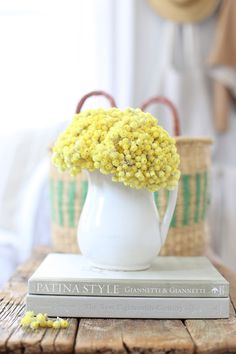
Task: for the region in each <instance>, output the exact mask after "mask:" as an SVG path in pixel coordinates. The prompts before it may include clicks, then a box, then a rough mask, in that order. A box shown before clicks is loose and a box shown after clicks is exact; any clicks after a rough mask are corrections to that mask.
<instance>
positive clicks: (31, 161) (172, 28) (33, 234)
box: [0, 0, 236, 285]
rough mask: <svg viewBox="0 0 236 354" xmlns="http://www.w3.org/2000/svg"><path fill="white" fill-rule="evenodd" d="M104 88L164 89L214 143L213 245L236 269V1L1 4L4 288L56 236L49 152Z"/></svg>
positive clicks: (143, 92) (120, 95) (162, 117)
mask: <svg viewBox="0 0 236 354" xmlns="http://www.w3.org/2000/svg"><path fill="white" fill-rule="evenodd" d="M94 89H103V90H105V91H107V92H109V93H111V94H112V95H113V96H114V97H115V99H116V102H117V105H118V107H120V108H124V107H127V106H132V107H137V106H140V104H141V103H142V102H143V101H144V100H145V99H147V98H149V97H151V96H153V95H164V96H166V97H168V98H170V99H171V100H172V101H173V102H174V103H175V105H176V107H177V109H178V111H179V115H180V119H181V134H182V135H184V136H203V135H204V136H210V137H211V138H213V139H214V145H213V148H212V161H213V164H212V173H211V204H210V210H209V213H208V215H209V229H210V235H211V239H210V247H211V249H212V250H213V251H214V253H215V254H217V255H218V256H219V257H220V258H221V259H222V260H223V261H224V263H225V264H226V265H228V266H229V267H230V268H232V269H234V270H235V271H236V262H235V257H236V237H235V230H236V217H235V215H236V214H235V210H236V187H235V185H236V117H235V96H236V2H235V1H234V0H224V1H219V0H205V1H201V0H196V1H195V2H193V1H191V0H153V1H152V0H151V1H148V0H70V1H66V0H47V1H46V0H40V1H39V0H33V1H32V0H21V1H18V0H0V121H1V129H0V156H1V178H0V285H2V284H3V283H4V282H5V281H6V280H7V278H8V277H9V276H10V275H11V273H12V272H13V271H14V270H15V267H16V266H17V265H18V264H19V263H20V262H22V261H23V260H25V259H26V258H27V257H28V256H29V255H30V254H31V252H32V249H33V248H34V247H35V246H36V245H38V244H50V242H51V212H50V196H49V183H48V181H49V179H48V176H49V165H50V156H49V148H50V146H51V145H52V144H53V142H54V141H55V139H56V137H57V135H58V133H59V132H60V131H61V130H62V129H63V128H64V127H65V126H66V124H68V123H69V121H70V120H71V119H72V117H73V114H74V112H75V108H76V105H77V103H78V101H79V99H80V98H81V96H82V95H84V94H85V93H87V92H89V91H91V90H94ZM98 105H102V106H104V107H105V106H106V105H107V103H106V102H105V101H103V100H102V101H101V100H97V99H91V100H90V101H89V102H87V103H86V105H85V107H86V106H87V107H89V108H92V107H93V106H94V107H95V106H98ZM153 113H154V114H155V115H156V116H157V117H158V119H159V121H160V123H161V124H163V125H164V126H165V127H166V129H168V130H169V132H170V133H173V130H172V124H171V121H170V119H169V118H168V112H166V111H165V110H164V109H162V110H160V108H158V110H157V109H155V111H153Z"/></svg>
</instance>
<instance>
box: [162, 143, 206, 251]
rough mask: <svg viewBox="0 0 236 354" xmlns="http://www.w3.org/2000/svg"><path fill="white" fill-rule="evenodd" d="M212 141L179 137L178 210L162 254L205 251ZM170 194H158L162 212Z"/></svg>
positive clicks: (176, 209)
mask: <svg viewBox="0 0 236 354" xmlns="http://www.w3.org/2000/svg"><path fill="white" fill-rule="evenodd" d="M211 143H212V141H211V140H210V139H207V138H205V139H204V138H185V137H177V138H176V145H177V149H178V152H179V154H180V170H181V178H180V182H179V191H178V198H177V204H176V208H175V213H174V216H173V218H172V222H171V227H170V230H169V233H168V237H167V240H166V242H165V244H164V246H163V247H162V249H161V253H160V254H161V255H181V256H199V255H202V254H204V253H205V251H206V248H207V243H208V224H207V219H206V218H207V209H208V204H209V195H210V193H209V169H210V161H211V158H210V157H211V154H210V146H211ZM167 198H168V195H167V193H165V192H164V191H161V192H159V193H158V198H156V199H157V201H158V200H159V203H158V202H157V205H158V209H159V210H160V214H161V216H163V214H164V211H165V209H166V204H167Z"/></svg>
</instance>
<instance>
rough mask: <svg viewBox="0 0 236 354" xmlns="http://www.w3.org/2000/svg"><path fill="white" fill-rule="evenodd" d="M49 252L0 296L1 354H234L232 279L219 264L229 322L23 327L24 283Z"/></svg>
mask: <svg viewBox="0 0 236 354" xmlns="http://www.w3.org/2000/svg"><path fill="white" fill-rule="evenodd" d="M48 252H49V249H46V248H38V249H37V250H36V251H35V252H34V253H33V255H32V257H31V259H29V260H28V261H27V262H26V263H24V264H22V265H21V266H20V267H19V268H18V269H17V272H16V273H15V274H14V275H13V277H12V278H11V279H10V281H9V282H8V283H7V284H6V286H5V287H4V289H3V290H2V291H0V353H17V354H18V353H19V354H23V353H26V354H27V353H29V354H31V353H48V354H49V353H65V354H66V353H104V354H107V353H122V354H123V353H143V354H145V353H158V354H164V353H168V354H172V353H178V354H182V353H184V354H188V353H206V354H208V353H209V354H211V353H236V317H235V310H236V274H234V273H233V272H231V271H229V270H228V269H227V268H226V267H225V266H224V265H222V264H220V263H217V264H216V266H217V268H218V269H219V271H220V272H221V273H222V274H223V275H224V276H225V278H226V279H227V280H228V281H229V282H230V296H231V301H232V303H231V309H230V318H229V319H221V320H186V321H182V320H127V319H126V320H125V319H69V324H70V325H69V327H68V328H67V329H59V330H58V329H57V330H56V329H39V330H37V331H32V330H30V329H24V328H21V326H20V324H19V322H20V318H21V316H22V315H23V313H24V311H25V295H26V291H27V280H28V278H29V276H30V275H31V274H32V273H33V271H34V270H35V269H36V267H37V266H38V265H39V264H40V263H41V261H42V260H43V258H44V257H45V256H46V254H47V253H48Z"/></svg>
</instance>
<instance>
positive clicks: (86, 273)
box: [27, 253, 229, 319]
mask: <svg viewBox="0 0 236 354" xmlns="http://www.w3.org/2000/svg"><path fill="white" fill-rule="evenodd" d="M27 309H28V310H33V311H34V312H36V313H38V312H42V313H47V314H48V315H49V316H63V317H96V318H99V317H102V318H108V317H111V318H169V319H174V318H178V319H187V318H227V317H228V316H229V284H228V282H227V281H226V280H225V279H224V278H223V276H222V275H221V274H220V273H219V272H218V271H217V270H216V268H214V266H213V265H212V264H211V263H210V261H209V260H208V259H207V258H206V257H157V258H156V260H155V261H154V263H153V265H152V266H151V268H149V269H148V270H145V271H136V272H120V271H108V270H107V271H106V270H101V269H97V268H93V267H92V266H91V265H90V264H89V263H88V262H87V261H86V259H84V258H83V256H81V255H72V254H56V253H54V254H50V255H48V256H47V257H46V258H45V260H44V261H43V262H42V264H41V265H40V266H39V268H38V269H37V270H36V271H35V273H34V274H33V275H32V276H31V278H30V279H29V282H28V295H27Z"/></svg>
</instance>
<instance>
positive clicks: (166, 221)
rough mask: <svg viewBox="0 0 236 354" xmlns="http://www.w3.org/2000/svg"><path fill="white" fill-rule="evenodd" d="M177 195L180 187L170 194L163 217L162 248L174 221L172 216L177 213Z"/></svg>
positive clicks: (161, 228) (161, 225)
mask: <svg viewBox="0 0 236 354" xmlns="http://www.w3.org/2000/svg"><path fill="white" fill-rule="evenodd" d="M177 195H178V185H177V186H176V187H175V189H173V190H171V191H170V192H169V197H168V204H167V209H166V212H165V215H164V217H163V220H162V222H161V224H160V235H161V244H162V246H163V245H164V243H165V241H166V237H167V234H168V230H169V227H170V223H171V219H172V216H173V214H174V211H175V206H176V201H177Z"/></svg>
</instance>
